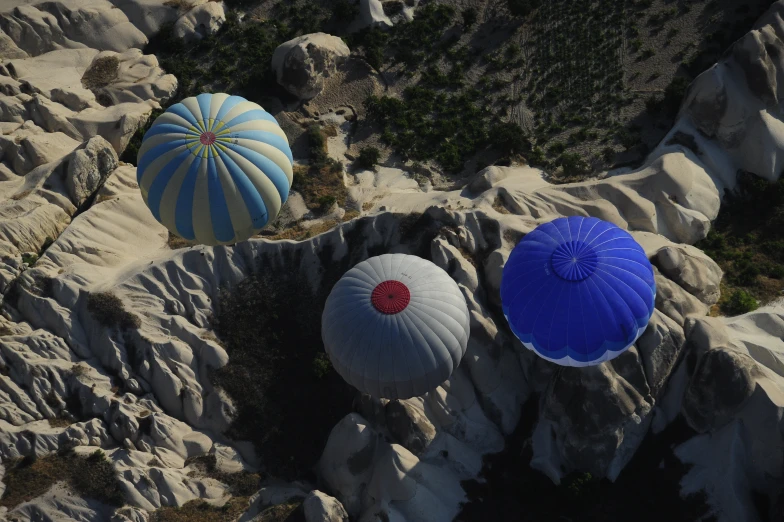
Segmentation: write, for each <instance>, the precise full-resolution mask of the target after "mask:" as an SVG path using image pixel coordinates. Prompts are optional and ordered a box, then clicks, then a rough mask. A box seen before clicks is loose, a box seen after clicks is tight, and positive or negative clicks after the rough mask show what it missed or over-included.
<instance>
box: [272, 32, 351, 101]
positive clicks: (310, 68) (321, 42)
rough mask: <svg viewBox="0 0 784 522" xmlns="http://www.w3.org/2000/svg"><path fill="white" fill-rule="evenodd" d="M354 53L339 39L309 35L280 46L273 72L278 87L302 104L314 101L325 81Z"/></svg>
mask: <svg viewBox="0 0 784 522" xmlns="http://www.w3.org/2000/svg"><path fill="white" fill-rule="evenodd" d="M349 54H351V51H350V50H349V48H348V46H347V45H346V44H345V43H344V42H343V40H341V39H340V38H338V37H336V36H332V35H329V34H325V33H313V34H306V35H303V36H299V37H297V38H294V39H293V40H289V41H288V42H285V43H283V44H281V45H280V46H278V48H277V49H275V53H274V54H273V55H272V70H273V71H274V72H275V74H276V75H277V79H278V83H279V84H280V85H281V86H282V87H284V88H285V89H286V90H287V91H289V92H290V93H291V94H293V95H294V96H297V97H298V98H300V99H302V100H310V99H311V98H315V97H316V96H317V95H318V94H319V93H320V92H321V91H322V89H323V88H324V79H325V78H328V77H329V76H331V75H333V74H335V72H336V71H337V68H338V67H339V66H340V65H341V64H342V63H343V62H344V61H345V60H346V59H347V58H348V56H349Z"/></svg>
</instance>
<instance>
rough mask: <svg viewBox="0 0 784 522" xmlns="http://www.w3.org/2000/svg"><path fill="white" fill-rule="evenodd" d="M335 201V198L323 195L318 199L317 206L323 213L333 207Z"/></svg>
mask: <svg viewBox="0 0 784 522" xmlns="http://www.w3.org/2000/svg"><path fill="white" fill-rule="evenodd" d="M336 201H337V198H336V197H335V196H332V195H325V196H321V197H319V198H318V204H319V206H320V207H321V210H322V211H324V212H326V211H327V210H329V209H330V208H332V205H334V204H335V202H336Z"/></svg>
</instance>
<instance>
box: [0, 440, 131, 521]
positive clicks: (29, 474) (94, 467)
mask: <svg viewBox="0 0 784 522" xmlns="http://www.w3.org/2000/svg"><path fill="white" fill-rule="evenodd" d="M62 481H65V482H67V483H68V485H69V486H70V487H71V488H72V489H73V490H74V491H76V492H77V493H78V494H80V495H82V496H85V497H88V498H93V499H96V500H100V501H101V502H104V503H106V504H109V505H112V506H121V505H122V504H123V503H124V498H123V494H122V490H121V488H120V482H119V480H118V479H117V475H116V473H115V472H114V468H113V467H112V464H111V463H110V462H109V461H108V459H107V458H106V455H104V453H103V452H102V451H101V450H96V451H95V452H94V453H92V454H91V455H90V456H88V457H81V456H77V455H76V454H74V453H67V454H62V455H50V456H47V457H42V458H37V459H36V458H34V457H25V458H23V459H17V460H15V461H12V462H10V463H8V464H7V467H6V473H5V476H4V477H3V482H4V483H5V484H6V490H5V493H4V494H3V497H2V498H0V506H2V507H7V508H13V507H15V506H17V505H19V504H21V503H22V502H27V501H28V500H31V499H33V498H35V497H37V496H39V495H42V494H43V493H45V492H46V491H48V490H49V488H51V487H52V486H53V485H54V484H55V483H57V482H62Z"/></svg>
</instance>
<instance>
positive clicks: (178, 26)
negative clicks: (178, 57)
mask: <svg viewBox="0 0 784 522" xmlns="http://www.w3.org/2000/svg"><path fill="white" fill-rule="evenodd" d="M225 21H226V13H225V12H224V11H223V2H206V3H203V4H201V5H197V6H196V7H194V8H192V9H190V10H189V11H188V12H187V13H185V14H184V15H182V16H181V17H180V18H179V19H178V20H177V22H176V23H175V24H174V34H175V35H176V36H178V37H180V38H182V39H183V40H185V41H186V42H192V41H194V40H201V39H202V38H205V37H207V36H210V35H213V34H215V33H217V32H218V29H220V28H221V26H222V25H223V23H224V22H225Z"/></svg>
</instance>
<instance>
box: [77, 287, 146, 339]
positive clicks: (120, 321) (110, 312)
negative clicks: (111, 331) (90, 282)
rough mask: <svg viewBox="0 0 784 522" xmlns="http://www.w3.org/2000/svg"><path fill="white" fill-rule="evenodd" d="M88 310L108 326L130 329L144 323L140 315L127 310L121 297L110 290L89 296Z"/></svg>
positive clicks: (102, 323)
mask: <svg viewBox="0 0 784 522" xmlns="http://www.w3.org/2000/svg"><path fill="white" fill-rule="evenodd" d="M87 311H89V312H90V314H92V316H93V318H94V319H95V320H96V321H98V322H99V323H100V324H101V325H103V326H105V327H106V328H120V329H121V330H130V329H136V328H139V327H140V326H141V325H142V321H141V319H139V316H137V315H135V314H133V313H131V312H129V311H128V310H126V309H125V305H123V302H122V301H121V300H120V298H119V297H117V296H116V295H114V294H111V293H109V292H101V293H97V294H90V295H89V296H87Z"/></svg>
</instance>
